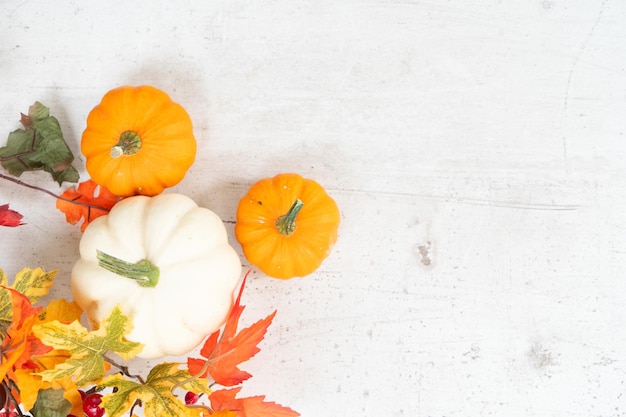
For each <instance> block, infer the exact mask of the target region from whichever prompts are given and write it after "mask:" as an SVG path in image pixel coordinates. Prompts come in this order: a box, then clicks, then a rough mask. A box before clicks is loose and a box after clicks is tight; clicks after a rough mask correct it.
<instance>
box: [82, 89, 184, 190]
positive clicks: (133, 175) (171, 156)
mask: <svg viewBox="0 0 626 417" xmlns="http://www.w3.org/2000/svg"><path fill="white" fill-rule="evenodd" d="M126 131H132V132H135V133H136V134H138V135H139V137H140V138H141V148H140V149H139V151H138V152H137V153H135V154H132V155H122V156H120V157H118V158H113V157H112V156H111V148H113V147H114V146H115V145H116V144H117V143H118V140H119V138H120V135H121V134H122V133H123V132H126ZM81 151H82V153H83V155H85V158H86V167H87V172H89V175H90V176H91V178H92V179H93V180H94V181H95V182H96V183H97V184H99V185H102V186H104V187H106V188H107V189H109V191H111V192H112V193H113V194H115V195H118V196H122V197H127V196H131V195H137V194H142V195H147V196H153V195H156V194H159V193H160V192H161V191H163V190H164V189H165V188H168V187H171V186H173V185H176V184H178V183H179V182H180V181H181V180H182V179H183V177H184V176H185V174H186V172H187V170H188V169H189V167H190V166H191V165H192V164H193V162H194V160H195V157H196V139H195V138H194V135H193V126H192V123H191V118H190V117H189V115H188V114H187V112H186V111H185V109H184V108H183V107H182V106H180V105H179V104H177V103H175V102H173V101H172V100H171V98H170V97H169V96H168V95H167V93H165V92H163V91H161V90H159V89H157V88H155V87H152V86H139V87H131V86H123V87H119V88H116V89H113V90H111V91H109V92H108V93H106V94H105V95H104V97H103V98H102V101H101V102H100V104H99V105H97V106H96V107H95V108H94V109H93V110H92V111H91V112H90V113H89V115H88V117H87V127H86V129H85V131H84V132H83V136H82V141H81Z"/></svg>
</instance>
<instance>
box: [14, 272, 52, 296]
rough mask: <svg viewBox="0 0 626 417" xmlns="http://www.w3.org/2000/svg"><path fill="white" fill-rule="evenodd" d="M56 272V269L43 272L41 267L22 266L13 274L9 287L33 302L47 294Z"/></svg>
mask: <svg viewBox="0 0 626 417" xmlns="http://www.w3.org/2000/svg"><path fill="white" fill-rule="evenodd" d="M56 274H57V271H51V272H45V271H44V270H43V269H41V268H36V269H30V268H24V269H22V270H21V271H20V272H18V273H17V275H16V276H15V280H14V281H13V284H12V285H11V288H13V289H14V290H16V291H19V292H21V293H22V294H24V295H25V296H26V297H28V299H29V300H30V302H31V303H33V304H34V303H36V302H37V301H38V300H39V299H40V298H41V297H43V296H44V295H46V294H48V291H49V290H50V287H52V284H53V282H54V277H55V276H56Z"/></svg>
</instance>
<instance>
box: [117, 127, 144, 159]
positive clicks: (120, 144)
mask: <svg viewBox="0 0 626 417" xmlns="http://www.w3.org/2000/svg"><path fill="white" fill-rule="evenodd" d="M139 149H141V138H140V137H139V135H138V134H137V133H135V132H133V131H131V130H126V131H125V132H122V134H121V135H120V137H119V139H118V141H117V144H116V145H115V146H113V147H112V148H111V157H112V158H113V159H117V158H119V157H120V156H122V155H133V154H136V153H137V152H139Z"/></svg>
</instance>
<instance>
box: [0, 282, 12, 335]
mask: <svg viewBox="0 0 626 417" xmlns="http://www.w3.org/2000/svg"><path fill="white" fill-rule="evenodd" d="M11 323H13V301H12V299H11V292H10V291H9V290H8V289H6V288H5V287H0V339H1V340H4V338H5V337H6V335H7V331H8V330H9V327H11Z"/></svg>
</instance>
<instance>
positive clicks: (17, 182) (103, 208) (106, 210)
mask: <svg viewBox="0 0 626 417" xmlns="http://www.w3.org/2000/svg"><path fill="white" fill-rule="evenodd" d="M0 178H2V179H5V180H7V181H11V182H13V183H15V184H18V185H21V186H23V187H27V188H30V189H33V190H37V191H41V192H42V193H46V194H48V195H49V196H52V197H54V198H56V199H57V200H61V201H65V202H68V203H71V204H76V205H77V206H83V207H87V208H89V209H96V210H102V211H105V212H108V211H109V210H110V209H108V208H105V207H100V206H95V205H93V204H88V203H83V202H81V201H77V200H74V199H71V198H65V197H62V196H60V195H57V194H55V193H53V192H52V191H49V190H46V189H45V188H41V187H37V186H36V185H32V184H28V183H26V182H24V181H21V180H18V179H17V178H13V177H9V176H8V175H4V174H0Z"/></svg>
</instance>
